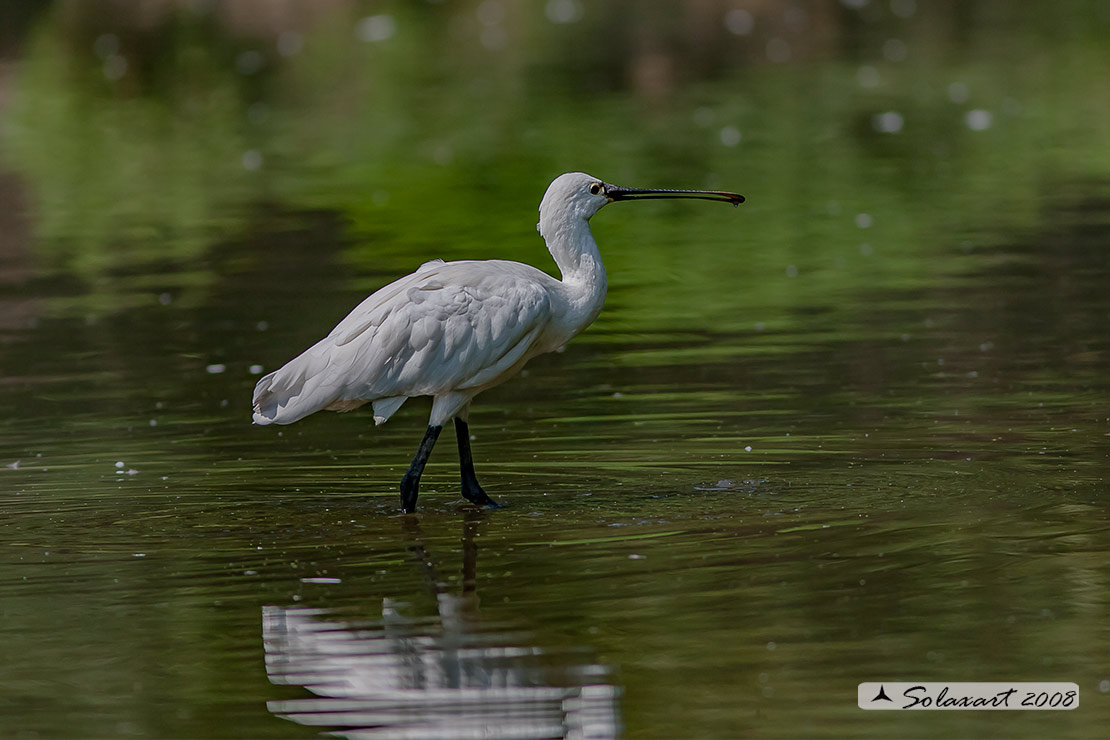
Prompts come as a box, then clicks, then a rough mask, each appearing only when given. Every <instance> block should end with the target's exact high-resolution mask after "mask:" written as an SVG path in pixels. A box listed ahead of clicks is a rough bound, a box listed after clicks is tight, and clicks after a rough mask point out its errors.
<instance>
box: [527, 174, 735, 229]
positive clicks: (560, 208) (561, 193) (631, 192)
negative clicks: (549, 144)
mask: <svg viewBox="0 0 1110 740" xmlns="http://www.w3.org/2000/svg"><path fill="white" fill-rule="evenodd" d="M654 198H698V199H701V200H719V201H722V202H724V203H731V204H733V205H734V206H735V205H740V204H741V203H743V202H744V196H742V195H738V194H736V193H727V192H724V191H721V190H645V189H641V188H623V187H621V186H619V185H610V184H609V183H607V182H604V181H603V180H599V179H598V178H596V177H594V176H592V175H587V174H586V173H585V172H567V173H566V174H563V175H559V176H558V177H556V178H555V179H554V180H552V181H551V184H550V185H548V186H547V192H546V193H544V195H543V200H541V201H540V222H539V223H538V224H537V225H536V228H537V229H538V230H539V232H540V233H541V234H543V235H544V236H547V235H548V233H549V232H548V228H549V227H553V226H558V225H560V224H563V223H568V222H572V221H574V220H582V221H589V220H590V218H592V217H593V215H594V214H595V213H597V212H598V211H600V210H601V209H602V208H603V207H604V206H605V205H606V204H608V203H612V202H613V201H615V200H647V199H654Z"/></svg>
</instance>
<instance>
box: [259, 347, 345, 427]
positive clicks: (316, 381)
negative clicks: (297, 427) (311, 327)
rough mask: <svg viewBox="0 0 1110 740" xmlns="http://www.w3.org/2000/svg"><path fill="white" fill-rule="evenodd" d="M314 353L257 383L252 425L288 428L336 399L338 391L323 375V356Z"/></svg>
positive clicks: (325, 367) (324, 373)
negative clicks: (284, 425) (284, 426)
mask: <svg viewBox="0 0 1110 740" xmlns="http://www.w3.org/2000/svg"><path fill="white" fill-rule="evenodd" d="M314 349H315V347H313V348H312V349H309V350H308V351H306V352H304V353H303V354H302V355H300V356H299V357H297V358H295V359H293V360H290V361H289V362H287V363H286V364H285V365H284V366H283V367H282V368H281V369H280V370H275V371H274V372H272V373H270V374H269V375H266V376H264V377H263V378H262V379H261V380H259V381H258V384H257V385H255V387H254V400H253V405H254V414H253V418H254V423H255V424H292V423H293V422H295V421H298V420H300V419H303V418H304V417H306V416H308V415H309V414H312V413H315V412H317V411H319V410H320V409H322V408H325V407H327V406H328V405H329V404H331V403H332V402H334V401H335V400H336V399H337V398H338V396H339V394H340V391H341V389H340V388H339V387H337V385H336V383H335V382H334V379H332V378H331V377H330V375H331V374H330V373H328V372H327V365H328V359H327V356H326V355H325V354H323V353H314V352H313V350H314Z"/></svg>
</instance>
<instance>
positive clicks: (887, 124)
mask: <svg viewBox="0 0 1110 740" xmlns="http://www.w3.org/2000/svg"><path fill="white" fill-rule="evenodd" d="M903 123H904V121H903V119H902V114H901V113H899V112H898V111H894V110H888V111H886V112H885V113H877V114H876V115H874V116H873V117H872V118H871V125H872V127H874V129H875V130H876V131H878V132H880V133H883V134H896V133H898V132H899V131H901V130H902V124H903Z"/></svg>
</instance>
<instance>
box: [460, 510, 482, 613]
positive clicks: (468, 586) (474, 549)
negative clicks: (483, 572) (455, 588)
mask: <svg viewBox="0 0 1110 740" xmlns="http://www.w3.org/2000/svg"><path fill="white" fill-rule="evenodd" d="M484 518H485V512H483V511H480V510H475V509H467V510H466V512H464V513H463V540H462V546H463V582H462V590H463V593H464V594H470V593H474V592H475V591H476V590H477V589H478V540H477V537H478V525H479V524H481V523H482V519H484Z"/></svg>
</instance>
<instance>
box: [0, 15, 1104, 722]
mask: <svg viewBox="0 0 1110 740" xmlns="http://www.w3.org/2000/svg"><path fill="white" fill-rule="evenodd" d="M1108 38H1110V4H1107V3H1105V2H1101V1H1099V0H1062V1H1061V2H1055V3H1015V2H1008V1H1006V0H967V1H957V0H936V1H931V0H689V1H687V2H663V1H662V0H647V1H645V0H640V1H638V2H632V1H630V0H629V1H626V2H585V1H584V0H539V1H537V2H523V1H521V2H513V1H511V0H483V1H482V2H471V1H459V2H451V1H449V0H444V1H442V2H423V1H413V2H385V1H383V2H363V1H356V0H318V1H317V2H307V1H305V2H296V1H294V0H226V1H223V2H219V1H210V2H208V1H204V0H145V1H141V2H140V1H139V0H96V1H93V2H78V1H76V0H70V1H68V2H44V1H30V0H5V2H4V3H3V4H2V5H0V389H2V390H3V391H4V392H3V393H2V394H0V465H3V466H4V467H0V638H2V639H3V640H4V643H5V644H7V645H9V654H8V656H7V658H6V660H7V662H8V665H7V670H6V671H0V734H3V735H5V736H20V737H63V736H64V737H78V736H135V737H171V736H192V737H238V736H254V737H271V736H310V735H315V734H316V733H317V731H318V729H320V728H314V727H311V726H301V725H299V724H296V723H293V722H288V721H284V720H280V719H277V718H275V717H274V716H273V715H274V714H278V715H286V714H288V713H287V712H285V711H284V710H282V711H279V710H277V709H275V708H274V705H269V708H268V705H267V703H266V702H267V701H273V700H275V699H283V698H307V697H310V696H311V695H310V694H309V693H308V692H306V691H304V690H302V689H295V688H290V687H277V686H275V685H273V683H272V680H273V676H272V675H270V676H269V677H268V673H267V668H268V666H267V665H266V663H265V661H264V659H263V656H264V650H263V640H262V639H260V636H259V629H258V625H259V622H260V619H261V614H262V607H267V608H273V607H274V605H278V606H281V607H283V608H284V607H287V606H292V605H293V604H300V605H308V606H313V607H320V608H322V609H325V610H336V611H337V612H338V613H342V614H347V615H348V616H350V615H355V616H357V617H358V618H359V619H364V620H365V619H371V620H374V619H377V620H380V619H381V618H382V615H383V614H384V613H385V611H387V609H386V608H385V607H384V606H383V604H385V603H386V601H383V600H389V599H394V600H401V601H406V602H408V603H409V604H410V605H411V606H410V607H407V608H408V609H409V610H410V612H409V613H411V614H413V615H417V616H420V617H421V618H424V619H428V620H431V622H432V623H434V624H437V625H439V627H435V628H432V627H428V628H427V629H428V630H430V631H429V632H428V633H427V635H425V636H428V635H431V638H435V639H438V637H437V635H439V632H437V630H440V631H442V630H445V629H447V627H448V622H449V621H450V620H449V619H448V617H447V616H446V615H445V614H444V613H443V604H444V603H445V601H444V598H445V597H444V596H443V594H444V592H445V591H447V590H451V589H450V588H448V587H454V586H458V585H460V584H459V583H457V582H456V581H457V580H458V579H457V578H456V577H455V576H451V577H447V576H442V577H441V576H438V575H437V576H432V575H429V571H428V570H427V569H426V568H425V567H424V566H422V565H420V563H427V562H430V560H429V559H431V560H435V561H436V562H438V564H439V568H440V571H442V572H446V571H454V570H457V567H456V565H455V563H456V561H458V560H460V559H461V560H463V561H464V562H465V563H468V565H465V566H464V571H465V574H464V576H463V577H462V581H464V582H465V583H464V584H463V585H464V586H465V588H464V591H465V593H466V594H470V595H473V594H474V593H478V594H481V602H482V607H481V612H480V616H474V615H471V617H470V618H469V620H464V628H463V632H464V633H466V634H471V633H473V634H480V635H483V636H484V637H483V638H482V639H486V638H487V637H489V638H490V639H493V638H496V639H497V640H501V641H502V642H505V643H507V644H516V643H514V642H513V640H517V639H518V638H517V637H516V635H518V633H519V632H520V631H526V632H527V633H528V635H529V637H528V638H527V640H526V644H527V645H533V646H539V648H542V650H547V651H550V652H549V653H537V654H542V655H548V654H550V655H552V656H555V657H552V658H551V659H550V660H546V659H541V660H540V667H539V668H536V667H534V666H533V667H530V668H529V669H528V670H529V671H531V672H528V675H529V676H533V678H532V679H529V680H532V681H533V682H534V683H535V684H536V685H543V683H544V681H548V682H549V683H550V682H559V681H561V682H562V683H561V684H559V685H563V684H566V685H567V686H569V689H568V690H572V691H573V690H577V689H576V688H575V680H578V679H574V680H571V679H568V678H567V677H566V676H567V675H570V674H574V671H570V673H569V674H568V673H567V672H566V671H564V670H563V668H559V666H563V665H564V663H565V662H566V661H567V660H568V658H567V657H566V655H565V654H564V653H561V652H559V651H560V650H570V651H572V652H571V654H572V655H578V653H575V652H573V651H575V650H579V649H583V650H585V652H584V653H583V654H582V657H581V659H580V662H581V666H583V668H582V670H583V671H584V673H583V675H602V674H601V673H596V672H595V673H594V674H591V673H590V671H591V670H593V669H595V668H596V669H597V671H601V666H604V667H605V670H606V671H611V673H605V674H604V675H605V676H606V678H605V679H604V680H605V681H607V682H608V683H609V684H611V685H613V686H614V687H617V689H619V693H620V694H621V697H620V699H619V702H618V703H617V705H616V706H618V707H619V708H618V709H617V710H615V711H616V712H617V716H618V717H619V721H618V722H617V725H615V727H617V729H619V730H620V731H622V732H623V733H624V734H626V735H627V736H629V737H739V736H745V737H746V736H751V737H799V736H809V737H818V736H820V737H863V736H868V737H871V736H874V737H952V736H960V737H971V736H975V737H991V736H999V735H1006V736H1014V737H1017V736H1023V737H1039V736H1048V735H1051V736H1060V737H1065V736H1066V737H1098V736H1104V735H1105V729H1104V728H1105V727H1107V726H1110V708H1108V705H1107V695H1108V694H1110V671H1108V670H1107V667H1106V666H1107V665H1110V654H1108V653H1107V648H1106V646H1107V645H1108V644H1110V633H1108V628H1107V624H1108V622H1107V620H1106V614H1107V607H1108V606H1110V600H1108V598H1107V593H1110V590H1108V587H1110V559H1108V557H1107V556H1108V554H1110V541H1108V540H1110V537H1108V534H1107V533H1108V532H1110V517H1108V515H1107V511H1108V508H1107V486H1106V476H1107V474H1108V472H1110V462H1108V459H1110V458H1108V450H1110V411H1108V409H1110V380H1108V378H1110V375H1108V372H1107V371H1108V370H1110V292H1108V291H1107V290H1106V286H1107V285H1108V284H1110V283H1108V281H1110V256H1108V255H1110V249H1108V243H1110V123H1108V121H1110V95H1108V94H1107V89H1108V88H1107V83H1108V80H1110V44H1108V43H1107V39H1108ZM574 170H583V171H587V172H590V173H591V174H593V175H596V176H598V177H600V178H603V179H605V180H606V181H609V182H613V183H617V184H621V185H627V186H635V187H679V188H681V187H689V188H722V189H729V190H736V191H739V192H742V193H744V194H745V195H746V196H747V197H748V202H747V203H745V204H744V205H743V206H741V207H740V208H739V209H738V210H733V209H729V208H725V207H723V206H717V205H711V204H703V203H694V202H674V203H670V202H661V203H654V202H653V203H641V204H635V205H632V204H618V205H614V206H613V207H612V208H608V209H606V210H605V211H604V212H603V213H601V214H600V215H599V216H597V217H596V218H595V220H594V221H593V227H594V232H595V234H596V236H597V239H598V242H599V244H600V245H601V250H602V253H603V256H604V258H605V260H606V266H607V268H608V271H609V283H610V293H609V299H608V302H607V306H606V310H605V311H604V312H603V313H602V315H601V317H600V318H599V319H598V321H597V322H596V324H595V326H594V327H592V328H591V329H590V330H588V331H587V332H586V333H585V334H583V336H581V337H579V338H578V339H577V340H576V341H575V342H574V343H572V344H571V345H570V346H569V347H568V349H567V351H566V352H565V353H561V354H558V355H552V356H549V357H545V358H537V360H535V361H533V363H532V364H531V365H530V366H529V368H528V372H527V373H526V375H525V377H522V378H520V379H517V380H514V381H512V382H510V383H509V384H507V385H505V386H503V387H500V388H498V389H495V390H493V391H490V392H489V393H487V394H485V395H484V396H483V397H481V398H479V399H478V402H477V403H476V404H475V409H474V417H473V427H472V428H473V431H474V433H475V435H476V440H475V443H474V444H475V456H476V462H477V465H478V472H479V474H480V475H482V480H483V483H484V485H486V488H487V489H488V490H489V491H490V493H491V494H492V495H493V496H494V497H495V498H498V499H499V500H500V499H504V500H506V501H508V502H509V503H511V504H512V506H511V507H510V508H509V509H506V510H505V511H503V512H496V513H495V514H494V515H492V516H488V517H481V518H479V519H477V520H470V519H467V521H466V523H465V524H464V525H460V522H459V520H460V519H461V518H462V514H461V512H460V511H459V510H456V506H455V503H454V502H455V499H454V496H455V488H454V485H455V484H454V476H455V473H454V465H455V463H454V460H453V454H454V453H453V450H451V449H450V445H447V444H444V445H442V447H443V449H440V450H437V453H436V456H435V457H434V458H433V462H432V464H431V465H430V466H429V473H428V476H427V477H426V479H425V480H426V486H427V489H426V493H425V494H424V495H423V496H422V499H421V502H422V505H423V506H425V507H426V509H425V513H424V514H423V515H422V517H421V523H420V525H419V527H417V529H416V530H415V531H414V530H413V529H412V528H411V527H406V526H404V525H402V523H401V522H400V520H399V519H398V518H397V517H396V516H395V515H396V510H397V503H396V500H395V499H396V496H397V491H396V486H397V481H398V480H399V478H400V476H401V474H402V473H403V471H404V469H405V466H406V465H407V462H408V460H409V459H410V457H411V455H412V452H413V451H414V449H415V446H416V444H417V442H418V441H419V438H420V435H421V434H422V431H423V427H424V423H425V416H424V414H425V408H426V407H425V406H423V405H421V404H420V403H410V404H408V405H407V406H406V407H405V409H404V410H402V411H401V412H400V413H399V414H398V416H397V417H396V418H395V419H393V420H392V421H391V422H390V424H389V425H388V426H386V427H383V428H381V429H377V430H373V429H371V426H372V425H371V421H370V419H369V418H368V415H367V414H360V413H354V414H350V415H344V416H334V415H331V414H328V415H318V416H317V417H313V418H310V419H307V420H305V421H304V422H302V423H300V424H298V425H297V426H295V427H289V428H287V429H285V430H276V429H274V428H267V429H258V428H252V427H251V426H250V425H249V399H250V391H251V388H252V386H253V384H254V382H255V380H257V376H258V375H259V374H260V373H262V372H268V371H269V370H272V369H275V368H276V367H278V366H280V364H281V363H283V362H285V361H286V360H288V359H290V358H291V357H293V356H294V355H295V354H296V353H298V352H299V351H301V350H302V349H303V348H304V347H306V346H308V345H309V344H310V343H312V342H313V341H315V340H316V339H317V338H319V337H320V336H322V335H323V334H324V333H326V331H327V330H328V329H329V328H330V327H331V326H332V325H333V324H334V323H335V322H336V321H338V320H339V319H340V318H341V317H342V316H343V315H344V314H345V312H346V311H348V310H349V309H350V308H351V307H352V306H354V305H355V304H356V303H357V302H358V301H359V300H360V299H361V298H362V297H363V296H365V295H366V294H367V293H369V292H371V291H372V290H374V289H376V288H378V287H380V286H382V285H384V284H385V283H386V282H388V281H390V280H392V279H394V278H395V277H397V276H399V275H402V274H404V273H406V272H409V271H411V270H412V269H414V268H415V267H417V266H418V265H419V264H421V263H422V262H424V261H426V260H427V259H431V258H434V257H441V258H445V259H460V258H509V259H518V260H521V261H525V262H529V263H532V264H536V265H538V266H540V267H541V268H543V269H548V270H553V269H554V265H553V264H552V263H551V261H550V259H549V257H548V256H547V255H546V253H545V252H544V251H543V244H542V241H541V240H540V239H539V237H538V235H537V234H536V233H535V228H534V227H535V221H536V207H537V205H538V203H539V199H540V197H541V196H542V194H543V191H544V188H545V187H546V185H547V183H548V182H550V180H551V179H552V178H554V177H555V176H557V175H558V174H560V173H561V172H564V171H574ZM460 529H461V531H462V532H463V535H462V537H460V536H459V532H460ZM479 542H480V546H478V544H477V543H479ZM476 551H480V556H478V557H477V558H476V561H475V552H476ZM414 553H415V554H416V555H415V558H414ZM421 553H423V554H421ZM428 553H432V554H431V555H429V554H428ZM417 561H419V562H417ZM322 576H327V577H334V578H336V579H338V580H337V581H336V582H335V583H332V584H330V585H320V584H316V583H315V582H313V581H311V580H310V581H308V582H305V581H302V579H303V578H309V579H312V578H317V577H322ZM429 584H431V585H429ZM475 584H476V585H475ZM429 588H430V589H431V591H432V592H433V593H434V595H435V596H434V598H432V597H430V596H429ZM456 590H457V589H456ZM467 598H469V596H468V597H467ZM465 603H466V604H468V605H470V606H468V607H467V608H468V609H470V608H471V606H472V605H471V602H470V601H466V602H465ZM437 604H438V606H437ZM328 613H329V614H330V613H332V612H331V611H328ZM468 613H469V612H468ZM330 618H331V619H332V620H333V621H332V622H331V623H330V624H335V619H336V618H335V617H330ZM351 618H352V619H354V617H353V616H351ZM320 619H321V620H322V621H321V624H323V623H324V622H323V620H325V619H326V617H323V616H322V617H320ZM353 623H354V622H352V624H353ZM419 624H421V625H423V624H425V623H424V622H420V623H419ZM451 624H454V622H451ZM456 626H457V625H456ZM333 628H334V629H336V630H340V629H346V628H340V627H333ZM352 629H353V628H352ZM417 629H418V631H419V629H421V628H419V627H418V628H417ZM356 632H357V631H356ZM356 632H352V634H356ZM421 634H424V633H421ZM491 636H492V637H491ZM431 638H430V639H431ZM495 641H496V640H495ZM499 644H500V643H499ZM539 648H538V649H539ZM575 660H577V659H575ZM545 661H546V662H545ZM571 662H572V663H573V662H574V661H573V660H571ZM544 666H546V669H545V668H544ZM557 668H558V670H556V669H557ZM544 670H549V672H548V673H547V674H544ZM574 675H577V674H574ZM545 676H546V677H545ZM884 679H886V680H951V681H968V680H992V681H1002V680H1058V681H1075V682H1077V683H1079V684H1080V688H1081V704H1080V708H1079V709H1078V710H1075V711H1073V712H1067V713H1058V712H1041V713H1035V714H1026V713H962V712H961V713H928V714H926V715H905V714H896V713H882V716H881V717H874V716H872V715H873V714H875V713H866V712H862V711H860V710H858V709H857V708H856V706H855V699H854V696H855V685H856V684H857V683H859V682H861V681H874V680H884ZM598 680H599V681H600V680H601V679H598ZM582 681H585V679H582V680H581V681H579V683H582ZM448 688H452V687H448ZM453 688H459V687H458V686H457V685H456V686H454V687H453ZM298 692H299V693H298ZM318 693H319V692H318ZM408 696H410V697H411V695H408ZM321 701H325V702H326V700H324V699H321ZM321 711H324V710H321ZM987 714H989V715H991V716H989V717H987V716H985V715H987ZM387 715H388V713H386V714H383V715H382V716H383V717H385V716H387ZM891 715H894V716H891ZM999 715H1002V716H1001V717H1000V716H999ZM388 716H392V715H388ZM906 717H910V718H911V719H909V720H908V719H906ZM332 720H333V721H332V722H331V723H330V724H328V725H327V727H331V729H338V730H343V729H347V730H349V729H351V728H352V727H356V726H358V727H362V728H363V729H366V725H358V723H357V722H356V721H355V720H354V719H352V720H351V721H350V722H344V721H341V719H340V718H338V716H332ZM911 720H912V721H911ZM613 727H614V726H609V725H605V724H604V723H603V724H601V725H598V726H595V728H594V729H595V730H596V731H597V734H598V736H606V735H607V734H611V731H612V730H613ZM389 729H390V726H389V722H388V721H387V720H386V719H382V720H380V725H379V730H380V731H381V732H382V733H386V732H387V730H389ZM392 729H393V730H395V731H397V732H400V731H401V729H403V728H402V727H401V725H400V724H398V726H396V727H393V728H392ZM410 729H411V728H410ZM486 729H487V730H488V731H489V734H490V735H491V736H510V735H511V733H508V732H507V731H506V732H502V730H503V729H504V728H499V727H498V726H496V724H494V725H490V726H487V727H486ZM442 731H443V730H442V728H438V729H433V730H428V729H427V728H424V732H425V733H426V734H429V735H430V736H441V735H440V733H442ZM386 736H388V735H386Z"/></svg>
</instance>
